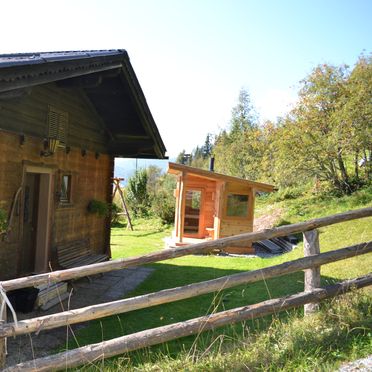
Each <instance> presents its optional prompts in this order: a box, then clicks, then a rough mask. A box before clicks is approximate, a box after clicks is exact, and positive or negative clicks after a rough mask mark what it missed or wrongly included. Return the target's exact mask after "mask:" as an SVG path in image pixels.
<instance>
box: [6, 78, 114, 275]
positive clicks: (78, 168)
mask: <svg viewBox="0 0 372 372" xmlns="http://www.w3.org/2000/svg"><path fill="white" fill-rule="evenodd" d="M49 105H53V106H54V107H56V108H58V109H60V110H63V111H66V112H67V113H68V123H69V124H68V137H67V146H69V147H70V151H69V152H68V151H66V150H65V149H58V150H57V152H56V153H55V154H54V155H53V156H50V157H41V156H40V152H41V151H42V150H43V138H45V137H46V136H47V114H48V109H49ZM21 135H23V136H24V137H23V138H24V141H23V140H21V139H22V137H21ZM106 143H107V137H106V134H105V131H104V130H103V126H102V124H101V122H100V119H99V117H98V115H97V114H96V113H95V111H94V109H93V108H92V107H91V106H90V104H89V102H88V101H87V99H86V98H85V96H84V94H83V93H82V92H81V91H79V90H76V89H61V88H58V86H57V85H56V84H54V83H52V84H46V85H43V86H38V87H34V88H33V89H32V91H31V93H29V94H28V95H25V96H22V97H18V98H12V99H2V100H0V208H2V209H4V210H5V211H6V212H7V213H8V214H9V213H10V211H11V208H12V203H13V199H14V196H15V194H16V192H17V190H18V189H19V188H20V187H21V186H22V185H23V182H24V177H25V169H26V167H27V166H30V165H31V166H35V167H41V168H43V167H44V168H46V169H49V170H50V171H51V175H52V176H51V178H52V206H51V214H50V218H51V221H50V226H51V229H50V230H51V231H50V234H49V235H50V236H49V239H50V244H49V246H50V249H49V252H48V255H49V257H48V261H51V264H52V267H53V268H56V267H57V262H56V253H55V247H56V246H57V245H58V244H59V243H60V242H63V241H64V242H65V241H70V240H76V239H82V238H86V237H89V239H90V248H91V250H92V251H94V252H97V253H105V252H106V251H108V248H109V230H108V227H109V221H108V220H107V219H105V218H100V217H98V216H97V215H95V214H90V213H88V212H87V205H88V203H89V201H90V200H92V199H97V200H101V201H106V202H110V201H111V193H112V187H111V181H110V179H111V177H112V175H113V161H114V160H113V158H112V156H110V155H107V150H106ZM82 150H85V154H84V153H83V152H82ZM105 153H106V154H105ZM63 175H68V176H69V177H70V184H71V195H70V201H69V202H61V201H60V191H61V180H62V176H63ZM23 194H24V190H22V193H21V196H20V198H19V202H18V205H16V208H15V214H14V219H13V222H12V225H11V232H10V233H9V235H8V236H7V237H6V239H1V240H0V280H6V279H9V278H12V277H15V276H17V275H19V274H21V272H20V260H21V254H22V234H23V231H22V228H23V213H24V211H23V209H22V208H23V205H22V204H23V197H24V195H23Z"/></svg>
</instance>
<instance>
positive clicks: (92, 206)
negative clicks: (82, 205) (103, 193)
mask: <svg viewBox="0 0 372 372" xmlns="http://www.w3.org/2000/svg"><path fill="white" fill-rule="evenodd" d="M87 209H88V212H89V213H95V214H97V215H98V216H99V217H106V216H108V213H109V211H110V206H109V204H107V203H106V202H103V201H100V200H95V199H93V200H91V201H90V202H89V204H88V208H87Z"/></svg>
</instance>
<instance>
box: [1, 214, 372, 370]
mask: <svg viewBox="0 0 372 372" xmlns="http://www.w3.org/2000/svg"><path fill="white" fill-rule="evenodd" d="M370 216H372V208H364V209H359V210H355V211H349V212H346V213H340V214H336V215H332V216H328V217H323V218H318V219H314V220H311V221H306V222H301V223H297V224H293V225H287V226H282V227H278V228H274V229H268V230H264V231H260V232H254V233H246V234H241V235H236V236H232V237H228V238H223V239H219V240H215V241H207V242H202V243H198V244H194V245H192V246H188V247H182V248H176V249H165V250H162V251H159V252H154V253H150V254H148V255H145V256H140V257H135V258H129V259H121V260H114V261H109V262H104V263H98V264H94V265H89V266H82V267H79V268H73V269H68V270H60V271H54V272H50V273H47V274H40V275H34V276H29V277H24V278H17V279H12V280H7V281H3V282H0V288H1V289H2V290H3V291H5V292H6V291H9V290H13V289H18V288H24V287H31V286H35V285H40V284H43V283H56V282H59V281H64V280H70V279H76V278H80V277H84V276H88V275H93V274H98V273H104V272H108V271H113V270H120V269H122V268H126V267H131V266H138V265H143V264H147V263H152V262H158V261H162V260H166V259H169V258H175V257H181V256H185V255H189V254H195V253H205V252H208V251H210V250H215V249H223V248H224V247H225V246H232V245H239V244H242V243H247V242H254V241H259V240H264V239H270V238H273V237H279V236H285V235H288V234H293V233H298V232H302V233H303V235H304V252H305V257H304V258H300V259H297V260H293V261H289V262H285V263H283V264H280V265H275V266H271V267H267V268H264V269H260V270H255V271H249V272H242V273H238V274H234V275H228V276H224V277H221V278H218V279H213V280H209V281H205V282H200V283H194V284H189V285H185V286H182V287H177V288H172V289H166V290H162V291H159V292H155V293H150V294H146V295H142V296H137V297H132V298H128V299H123V300H119V301H114V302H108V303H102V304H97V305H93V306H88V307H84V308H80V309H74V310H70V311H64V312H60V313H56V314H52V315H46V316H42V317H37V318H33V319H27V320H22V321H18V322H17V324H15V323H8V322H7V321H6V316H4V314H3V321H2V323H1V321H0V367H2V366H4V364H5V342H4V340H5V338H6V337H11V336H18V335H22V334H29V333H33V332H40V331H43V330H47V329H53V328H57V327H62V326H66V325H70V324H75V323H80V322H85V321H88V320H92V319H98V318H102V317H106V316H110V315H114V314H120V313H125V312H128V311H132V310H136V309H141V308H147V307H150V306H155V305H159V304H164V303H169V302H173V301H178V300H182V299H186V298H191V297H195V296H199V295H202V294H206V293H212V292H216V291H220V290H222V289H226V288H231V287H234V286H237V285H241V284H247V283H253V282H257V281H259V280H262V279H269V278H273V277H278V276H281V275H285V274H289V273H293V272H297V271H301V270H305V288H304V290H305V291H304V292H301V293H297V294H295V295H291V296H287V297H283V298H278V299H273V300H269V301H264V302H261V303H257V304H254V305H250V306H245V307H241V308H236V309H232V310H227V311H223V312H220V313H215V314H212V315H207V316H202V317H199V318H195V319H191V320H188V321H185V322H180V323H175V324H171V325H167V326H163V327H158V328H153V329H150V330H145V331H142V332H137V333H133V334H131V335H127V336H123V337H119V338H115V339H113V340H109V341H104V342H100V343H97V344H93V345H88V346H85V347H80V348H77V349H73V350H70V351H66V352H63V353H58V354H55V355H51V356H48V357H44V358H39V359H35V360H32V361H28V362H24V363H20V364H18V365H16V366H12V367H8V368H6V369H5V371H18V370H25V371H35V370H37V371H47V370H51V369H53V370H58V369H65V368H69V367H75V366H78V365H81V364H85V363H89V362H93V361H97V360H100V359H102V358H103V357H105V358H107V357H111V356H114V355H118V354H123V353H125V352H128V351H132V350H136V349H139V348H143V347H147V346H150V345H155V344H159V343H162V342H165V341H169V340H173V339H176V338H179V337H184V336H188V335H192V334H196V333H199V332H201V331H205V330H209V329H214V328H217V327H221V326H224V325H227V324H233V323H236V322H240V321H243V320H246V319H254V318H257V317H261V316H265V315H268V314H272V313H276V312H278V311H282V310H286V309H290V308H294V307H298V306H302V305H305V314H307V313H310V312H313V311H315V310H316V306H317V303H318V302H320V301H321V300H323V299H325V298H330V297H333V296H336V295H339V294H341V293H345V292H347V291H348V290H350V289H351V288H362V287H365V286H369V285H371V284H372V273H369V274H368V275H366V276H364V277H362V278H356V279H352V280H347V281H344V282H341V283H338V284H335V285H332V286H327V287H324V288H319V286H320V266H321V265H324V264H327V263H330V262H335V261H338V260H343V259H346V258H350V257H355V256H358V255H361V254H366V253H370V252H372V241H370V242H365V243H361V244H357V245H354V246H350V247H346V248H342V249H338V250H334V251H329V252H325V253H320V247H319V234H318V231H317V230H316V229H317V228H319V227H322V226H329V225H332V224H335V223H339V222H344V221H350V220H354V219H358V218H363V217H370ZM2 301H4V298H1V299H0V310H1V309H2V308H5V306H3V307H2V306H1V305H2V303H1V302H2ZM1 315H2V314H1V312H0V319H1Z"/></svg>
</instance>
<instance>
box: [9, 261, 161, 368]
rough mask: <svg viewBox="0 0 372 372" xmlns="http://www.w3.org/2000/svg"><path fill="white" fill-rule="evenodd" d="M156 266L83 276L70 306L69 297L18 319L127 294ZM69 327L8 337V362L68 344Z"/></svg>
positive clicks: (91, 303)
mask: <svg viewBox="0 0 372 372" xmlns="http://www.w3.org/2000/svg"><path fill="white" fill-rule="evenodd" d="M153 270H154V269H151V268H147V267H138V268H137V267H134V268H128V269H123V270H117V271H111V272H109V273H105V274H103V275H98V276H94V277H91V281H89V280H88V279H87V278H82V279H79V280H77V281H75V282H73V290H72V296H71V298H70V304H69V307H68V300H65V301H63V302H62V304H58V305H56V306H54V307H53V308H51V309H49V310H48V311H41V310H36V311H33V312H32V313H28V314H17V316H18V319H19V320H21V319H30V318H34V317H38V316H43V315H47V314H53V313H57V312H60V311H63V310H67V309H68V308H69V309H76V308H79V307H84V306H89V305H93V304H99V303H102V302H110V301H115V300H118V299H121V298H123V297H125V295H126V294H128V293H129V292H131V291H132V290H134V289H135V288H136V287H137V286H138V285H139V284H140V283H142V282H143V281H144V280H145V279H146V278H147V277H148V276H149V275H150V274H151V273H152V271H153ZM87 324H89V322H87V323H83V324H77V325H74V326H72V329H73V331H75V330H77V329H80V328H83V327H85V326H86V325H87ZM66 328H67V327H61V328H56V329H53V330H49V331H41V332H40V334H38V335H35V334H32V335H22V336H18V337H16V338H8V340H7V343H8V356H7V360H6V365H7V366H11V365H14V364H17V363H20V362H24V361H26V360H31V359H33V358H39V357H42V356H46V355H49V354H50V353H52V352H53V351H54V350H55V349H56V348H58V347H61V346H63V345H64V344H65V343H66V338H67V337H69V338H71V337H72V334H71V331H70V332H67V329H66Z"/></svg>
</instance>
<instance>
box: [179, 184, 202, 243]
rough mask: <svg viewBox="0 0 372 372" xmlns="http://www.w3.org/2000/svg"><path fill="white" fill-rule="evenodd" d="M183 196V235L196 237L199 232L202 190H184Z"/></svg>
mask: <svg viewBox="0 0 372 372" xmlns="http://www.w3.org/2000/svg"><path fill="white" fill-rule="evenodd" d="M185 198H186V199H185V219H184V225H183V233H184V235H188V236H190V235H191V236H195V237H196V236H199V234H200V216H201V207H202V191H201V190H186V195H185Z"/></svg>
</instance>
